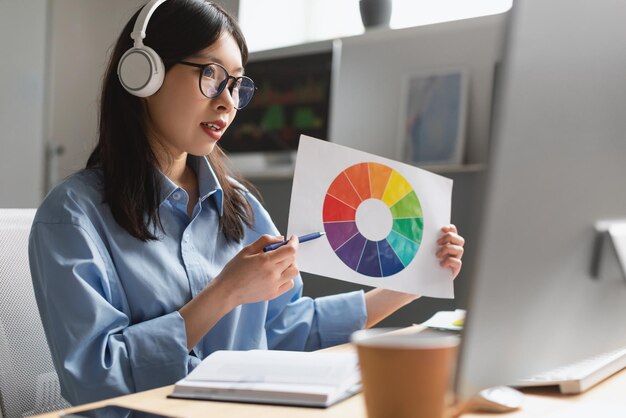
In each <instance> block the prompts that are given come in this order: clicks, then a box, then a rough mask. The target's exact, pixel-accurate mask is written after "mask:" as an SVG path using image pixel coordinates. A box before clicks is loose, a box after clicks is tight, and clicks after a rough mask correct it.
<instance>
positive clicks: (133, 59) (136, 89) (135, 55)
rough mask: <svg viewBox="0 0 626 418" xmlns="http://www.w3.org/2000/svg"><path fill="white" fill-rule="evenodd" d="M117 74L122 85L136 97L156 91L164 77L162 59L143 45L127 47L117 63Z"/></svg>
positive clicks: (146, 95) (150, 94) (149, 94)
mask: <svg viewBox="0 0 626 418" xmlns="http://www.w3.org/2000/svg"><path fill="white" fill-rule="evenodd" d="M117 76H118V78H119V80H120V83H121V84H122V87H124V89H125V90H126V91H127V92H129V93H130V94H132V95H134V96H137V97H148V96H152V95H153V94H154V93H156V92H157V91H158V90H159V89H160V88H161V85H162V84H163V79H164V78H165V66H164V65H163V60H162V59H161V57H160V56H159V54H157V53H156V51H155V50H154V49H152V48H150V47H147V46H145V45H143V46H140V47H134V48H131V49H129V50H128V51H126V52H125V53H124V55H122V58H121V59H120V62H119V64H118V65H117Z"/></svg>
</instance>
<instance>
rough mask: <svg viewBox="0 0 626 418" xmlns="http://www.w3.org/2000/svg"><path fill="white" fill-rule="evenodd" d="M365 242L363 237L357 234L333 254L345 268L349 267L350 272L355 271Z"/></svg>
mask: <svg viewBox="0 0 626 418" xmlns="http://www.w3.org/2000/svg"><path fill="white" fill-rule="evenodd" d="M365 241H366V239H365V237H364V236H363V235H361V234H359V233H357V234H356V235H355V236H354V237H353V238H352V239H350V240H349V241H348V242H346V243H345V244H344V245H343V246H342V247H341V248H339V249H338V250H337V251H335V253H336V254H337V256H338V257H339V258H340V259H341V261H343V262H344V263H345V264H346V266H348V267H350V268H351V269H352V270H356V268H357V266H358V265H359V260H360V259H361V253H362V252H363V247H364V246H365Z"/></svg>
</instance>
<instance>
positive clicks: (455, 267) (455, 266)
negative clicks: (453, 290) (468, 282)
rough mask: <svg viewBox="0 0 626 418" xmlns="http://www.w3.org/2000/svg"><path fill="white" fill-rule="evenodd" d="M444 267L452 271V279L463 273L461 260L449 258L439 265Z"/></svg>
mask: <svg viewBox="0 0 626 418" xmlns="http://www.w3.org/2000/svg"><path fill="white" fill-rule="evenodd" d="M439 264H440V265H441V266H442V267H447V268H449V269H450V270H452V277H453V278H455V277H456V276H457V275H458V274H459V272H460V271H461V266H462V265H463V262H462V261H461V260H460V259H459V258H453V257H448V258H446V259H444V260H443V261H441V263H439Z"/></svg>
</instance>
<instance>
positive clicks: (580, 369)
mask: <svg viewBox="0 0 626 418" xmlns="http://www.w3.org/2000/svg"><path fill="white" fill-rule="evenodd" d="M623 368H626V348H622V349H619V350H615V351H610V352H608V353H603V354H600V355H597V356H594V357H591V358H588V359H585V360H582V361H578V362H576V363H572V364H569V365H567V366H564V367H559V368H556V369H554V370H550V371H549V372H545V373H541V374H538V375H535V376H532V377H529V378H526V379H520V380H518V381H517V382H515V384H513V386H516V387H529V386H559V390H560V391H561V393H564V394H576V393H581V392H584V391H586V390H587V389H589V388H590V387H592V386H594V385H595V384H597V383H599V382H601V381H603V380H604V379H606V378H608V377H609V376H611V375H613V374H615V373H617V372H619V371H620V370H622V369H623Z"/></svg>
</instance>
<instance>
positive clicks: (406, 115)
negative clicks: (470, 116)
mask: <svg viewBox="0 0 626 418" xmlns="http://www.w3.org/2000/svg"><path fill="white" fill-rule="evenodd" d="M468 84H469V83H468V75H467V71H466V70H464V69H446V70H437V71H429V72H422V73H419V74H416V73H413V74H409V75H407V76H406V77H405V79H404V82H403V84H402V90H401V91H402V94H401V95H400V96H401V100H402V102H401V105H400V127H399V132H400V135H399V136H400V139H399V145H398V158H399V159H400V160H402V161H405V162H407V163H410V164H414V165H419V166H426V165H449V164H462V163H463V153H464V148H465V123H466V113H467V100H468V97H467V96H468V91H467V90H468Z"/></svg>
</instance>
